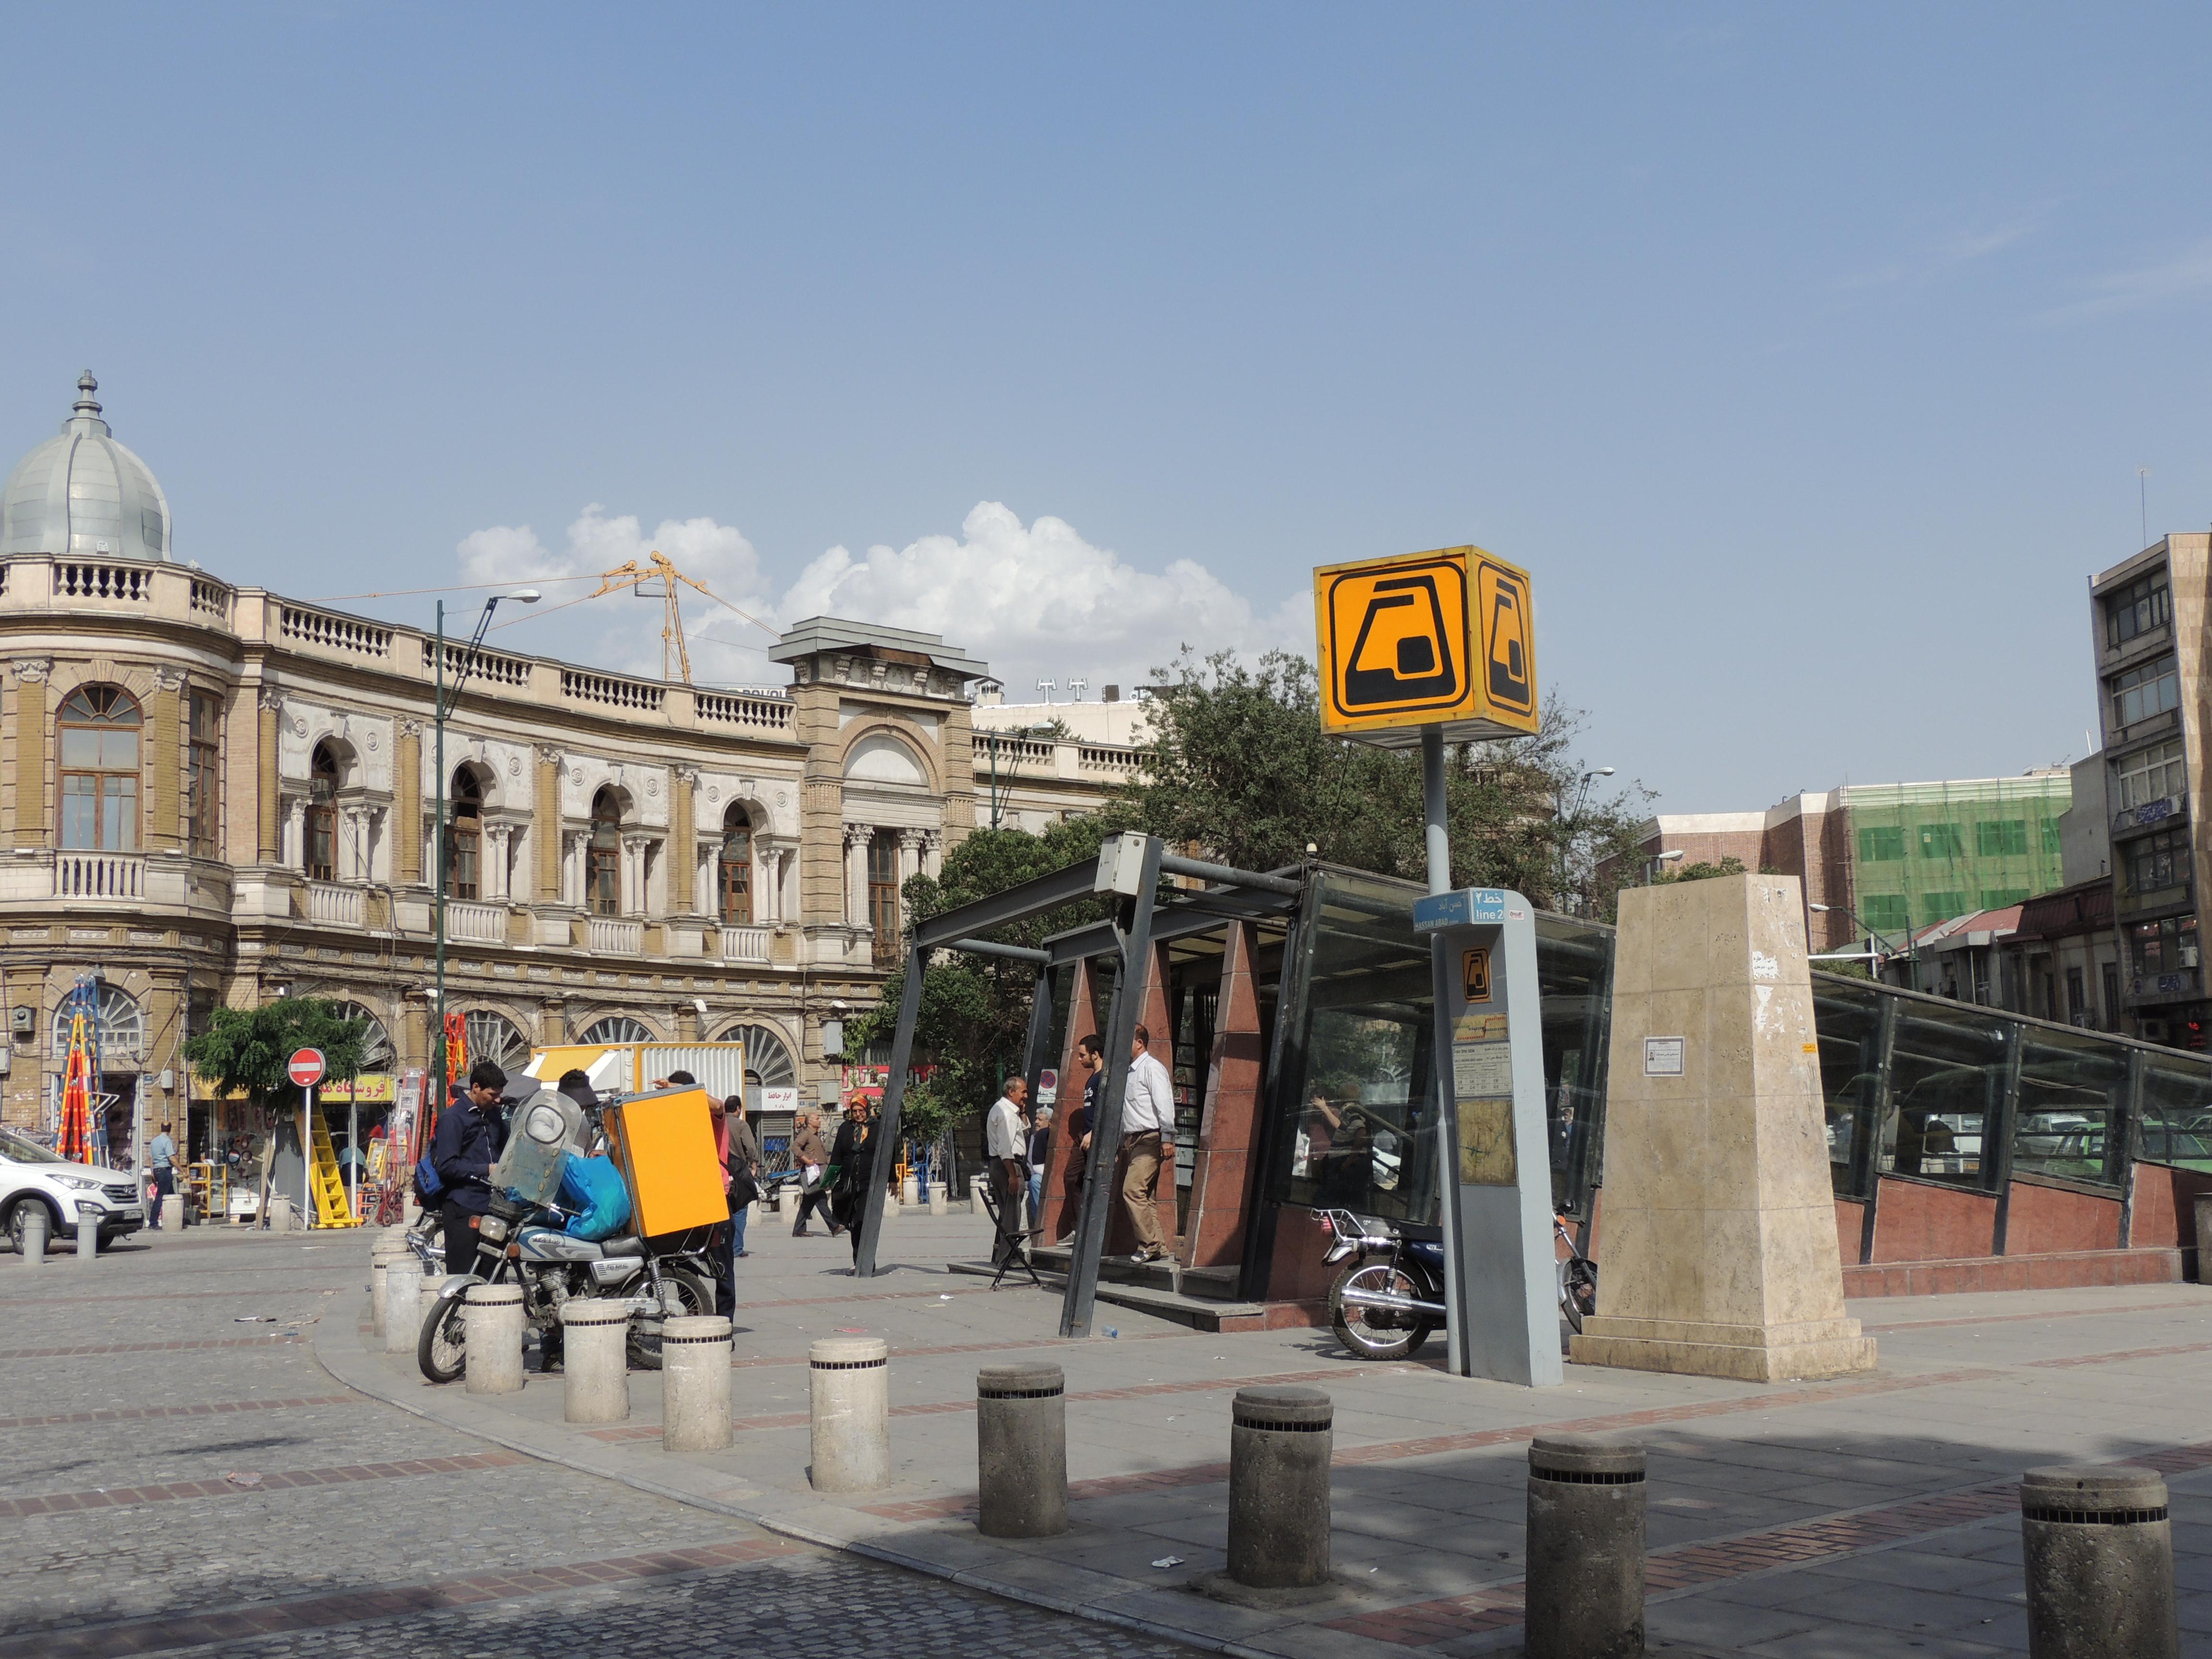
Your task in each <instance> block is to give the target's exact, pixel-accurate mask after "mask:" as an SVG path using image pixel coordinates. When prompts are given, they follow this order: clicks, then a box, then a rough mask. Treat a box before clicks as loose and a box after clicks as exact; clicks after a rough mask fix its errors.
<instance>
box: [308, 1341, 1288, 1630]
mask: <svg viewBox="0 0 2212 1659" xmlns="http://www.w3.org/2000/svg"><path fill="white" fill-rule="evenodd" d="M361 1311H362V1312H364V1313H365V1312H366V1311H367V1310H366V1308H365V1307H364V1308H363V1309H362V1310H361ZM356 1322H357V1320H356ZM312 1346H313V1352H314V1356H315V1361H316V1363H317V1364H319V1365H320V1366H321V1367H322V1368H323V1369H324V1370H325V1371H327V1372H329V1373H330V1375H331V1376H332V1377H333V1378H334V1379H336V1380H337V1382H339V1383H343V1384H344V1385H345V1386H346V1387H347V1388H349V1389H353V1390H354V1391H355V1392H356V1393H358V1394H364V1395H368V1397H369V1398H370V1399H372V1400H376V1401H381V1402H382V1403H383V1404H385V1405H387V1406H392V1407H397V1408H398V1410H400V1411H403V1412H405V1413H408V1414H409V1415H410V1416H412V1417H419V1418H421V1419H423V1420H424V1421H425V1422H430V1423H435V1424H438V1425H440V1426H441V1427H443V1428H448V1429H452V1430H453V1431H455V1432H456V1433H459V1434H465V1435H470V1436H472V1437H475V1438H477V1439H479V1440H485V1441H489V1442H490V1443H492V1444H493V1445H495V1446H501V1447H503V1448H505V1449H507V1450H508V1451H513V1452H519V1453H520V1454H521V1455H524V1456H525V1457H530V1458H535V1459H536V1460H537V1461H538V1462H543V1463H552V1464H556V1465H557V1466H559V1467H560V1468H567V1469H573V1470H574V1471H575V1472H576V1473H577V1474H586V1475H590V1476H592V1477H593V1478H594V1479H597V1480H612V1481H615V1482H617V1483H618V1484H620V1485H622V1486H629V1487H630V1488H631V1489H632V1490H634V1491H637V1492H648V1493H650V1494H651V1495H653V1497H655V1498H667V1499H668V1500H670V1501H671V1502H672V1503H678V1504H684V1505H686V1506H687V1507H689V1508H691V1509H696V1510H707V1511H708V1512H709V1513H712V1514H717V1515H726V1516H730V1517H732V1519H734V1520H738V1521H745V1522H750V1523H751V1524H752V1525H754V1526H757V1527H759V1528H763V1530H765V1531H768V1532H772V1533H775V1534H777V1535H778V1536H780V1537H784V1538H789V1539H792V1540H793V1541H796V1542H799V1543H802V1544H811V1545H813V1546H814V1547H816V1548H817V1549H826V1550H836V1551H837V1552H839V1553H842V1554H846V1555H854V1556H859V1557H860V1558H861V1559H864V1560H870V1561H878V1562H881V1563H883V1564H884V1565H887V1566H893V1567H900V1568H903V1569H904V1570H905V1571H908V1572H918V1573H921V1574H922V1575H924V1576H925V1577H931V1578H937V1579H941V1580H943V1581H944V1582H945V1583H951V1584H957V1585H959V1586H960V1587H961V1588H962V1589H972V1590H980V1591H981V1592H982V1593H984V1594H985V1595H995V1596H998V1597H999V1598H1000V1599H1001V1600H1002V1601H1017V1602H1020V1603H1022V1604H1023V1605H1024V1606H1027V1607H1038V1608H1042V1610H1044V1611H1045V1612H1048V1613H1062V1614H1065V1615H1066V1616H1068V1617H1071V1618H1076V1619H1081V1620H1085V1621H1087V1622H1089V1623H1091V1624H1096V1625H1106V1626H1112V1627H1113V1628H1115V1629H1117V1630H1126V1631H1129V1632H1133V1633H1135V1634H1138V1635H1141V1636H1150V1637H1152V1638H1156V1639H1158V1640H1160V1641H1166V1642H1174V1643H1176V1644H1179V1645H1181V1646H1183V1647H1190V1648H1198V1649H1200V1650H1204V1651H1206V1652H1208V1653H1218V1654H1225V1655H1227V1656H1229V1659H1285V1654H1284V1653H1283V1652H1282V1651H1280V1650H1273V1649H1268V1648H1260V1647H1253V1646H1249V1645H1248V1644H1244V1643H1242V1642H1235V1641H1231V1640H1229V1639H1227V1638H1223V1637H1218V1636H1212V1635H1208V1634H1206V1632H1202V1631H1190V1630H1183V1629H1181V1628H1179V1627H1177V1626H1173V1625H1165V1624H1162V1623H1160V1622H1159V1621H1158V1620H1151V1619H1140V1618H1138V1617H1137V1616H1135V1615H1134V1614H1132V1613H1118V1612H1115V1611H1113V1610H1111V1609H1109V1608H1105V1607H1095V1606H1093V1605H1091V1604H1090V1603H1088V1602H1084V1601H1069V1600H1066V1599H1065V1598H1062V1597H1060V1596H1054V1595H1046V1594H1044V1593H1043V1592H1042V1591H1039V1590H1035V1589H1029V1588H1027V1587H1026V1586H1024V1585H1020V1584H1009V1583H1000V1582H999V1581H997V1580H994V1579H993V1578H991V1577H987V1576H986V1575H984V1574H981V1573H978V1572H975V1571H972V1570H969V1569H964V1568H955V1567H948V1566H945V1565H943V1564H941V1563H939V1562H935V1561H930V1560H926V1559H922V1558H921V1557H918V1556H912V1555H908V1554H906V1553H903V1552H902V1551H899V1550H895V1549H890V1548H888V1547H885V1546H884V1545H881V1544H871V1543H865V1542H861V1541H857V1540H853V1539H844V1538H837V1537H834V1536H832V1535H830V1534H825V1533H821V1532H817V1531H816V1530H815V1529H814V1528H811V1527H808V1526H805V1525H804V1524H803V1523H801V1522H796V1521H793V1520H790V1519H788V1518H787V1517H784V1516H774V1515H768V1514H763V1513H762V1512H761V1511H759V1510H751V1509H747V1508H746V1507H744V1505H743V1504H732V1503H730V1502H727V1501H726V1500H724V1499H719V1498H707V1497H702V1496H701V1495H700V1494H698V1493H696V1492H684V1491H681V1490H679V1489H678V1488H676V1487H672V1486H665V1485H664V1484H662V1483H661V1482H659V1481H657V1480H647V1479H646V1478H644V1477H643V1476H641V1475H638V1474H633V1473H631V1472H629V1471H627V1470H621V1469H615V1468H606V1467H604V1466H601V1465H599V1464H596V1463H593V1462H588V1461H586V1460H584V1459H582V1458H579V1457H575V1456H573V1455H568V1453H566V1452H563V1451H562V1450H560V1449H556V1448H554V1447H550V1446H548V1445H545V1444H544V1443H541V1442H540V1441H538V1439H536V1438H535V1437H523V1436H520V1435H515V1434H511V1433H501V1432H500V1431H497V1430H495V1429H488V1428H483V1427H479V1426H477V1425H474V1424H463V1423H459V1422H456V1421H454V1420H453V1417H452V1416H451V1415H449V1414H447V1413H439V1412H435V1411H432V1410H430V1409H428V1407H425V1406H424V1405H422V1404H421V1403H420V1402H417V1401H409V1400H407V1399H405V1398H404V1397H403V1395H401V1394H400V1393H399V1392H398V1391H397V1390H395V1389H393V1388H392V1383H391V1380H390V1379H389V1378H388V1377H386V1376H383V1375H381V1374H380V1370H379V1368H378V1366H377V1363H376V1362H377V1359H378V1358H379V1356H376V1355H374V1354H371V1353H369V1352H366V1351H364V1350H362V1349H361V1347H360V1346H359V1333H358V1332H357V1331H356V1330H355V1329H354V1328H352V1323H351V1322H349V1323H343V1324H341V1323H334V1322H331V1320H329V1319H324V1320H320V1321H319V1322H317V1323H316V1325H315V1326H314V1335H313V1344H312ZM1287 1628H1291V1629H1302V1628H1304V1626H1297V1625H1291V1626H1287Z"/></svg>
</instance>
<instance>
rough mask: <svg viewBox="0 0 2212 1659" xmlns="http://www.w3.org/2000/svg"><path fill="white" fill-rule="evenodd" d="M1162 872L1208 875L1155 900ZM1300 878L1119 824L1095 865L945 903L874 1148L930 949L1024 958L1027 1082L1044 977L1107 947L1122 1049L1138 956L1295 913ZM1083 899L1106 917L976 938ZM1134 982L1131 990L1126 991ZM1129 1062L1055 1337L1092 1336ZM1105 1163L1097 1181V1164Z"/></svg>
mask: <svg viewBox="0 0 2212 1659" xmlns="http://www.w3.org/2000/svg"><path fill="white" fill-rule="evenodd" d="M1163 875H1176V876H1187V877H1191V878H1196V879H1198V880H1200V881H1203V882H1206V883H1207V885H1206V887H1204V888H1203V889H1199V890H1188V889H1186V890H1170V891H1169V893H1168V894H1167V896H1166V901H1165V902H1162V894H1161V890H1160V878H1161V877H1162V876H1163ZM1304 892H1305V884H1304V882H1303V881H1300V880H1298V879H1296V878H1292V877H1291V876H1289V875H1286V874H1284V873H1281V872H1270V873H1267V874H1261V873H1259V872H1255V871H1249V870H1232V869H1230V868H1229V867H1227V866H1225V865H1218V864H1207V863H1205V862H1203V861H1201V860H1197V859H1187V858H1182V857H1179V856H1177V855H1176V854H1171V853H1170V852H1168V850H1167V848H1166V843H1164V842H1162V841H1161V840H1160V839H1159V838H1158V836H1145V835H1138V834H1135V833H1125V834H1122V835H1119V836H1110V837H1109V838H1108V840H1107V841H1106V842H1105V843H1104V845H1103V846H1102V847H1101V848H1099V849H1098V857H1097V860H1096V862H1085V863H1083V864H1072V865H1070V866H1067V867H1066V869H1064V870H1056V871H1054V872H1053V873H1052V874H1050V875H1048V876H1040V877H1038V878H1036V880H1034V881H1028V882H1024V883H1023V884H1021V885H1020V886H1018V887H1010V888H1008V889H1007V890H1006V891H1005V892H1003V893H997V894H994V895H993V896H990V897H989V898H983V899H977V900H976V901H975V902H974V903H972V904H963V905H962V906H961V907H960V908H958V909H957V910H948V911H946V912H945V914H944V915H938V916H933V917H931V918H930V919H929V920H928V921H924V922H919V923H917V924H915V929H914V938H913V939H912V942H911V945H910V948H909V949H908V952H907V959H906V977H905V982H904V984H903V985H902V987H901V991H900V996H899V1018H898V1026H897V1029H896V1032H895V1033H894V1035H893V1036H892V1038H891V1055H890V1075H889V1076H888V1077H886V1078H885V1079H884V1103H883V1112H882V1116H881V1117H880V1119H879V1120H878V1124H877V1128H876V1136H877V1139H876V1145H877V1146H878V1148H882V1147H888V1146H896V1145H897V1144H898V1133H899V1124H900V1119H901V1116H902V1114H903V1111H904V1109H905V1105H906V1078H907V1071H908V1067H909V1066H911V1065H912V1063H913V1060H914V1025H915V1018H916V1016H917V1015H918V1014H919V1013H920V1012H921V975H922V969H924V968H925V967H926V966H927V963H928V959H929V953H930V952H931V951H970V952H973V953H975V954H976V955H979V956H994V957H1006V958H1008V959H1010V960H1012V961H1017V962H1027V963H1034V964H1035V965H1036V989H1035V991H1034V993H1033V998H1034V1000H1032V1002H1031V1004H1030V1029H1029V1041H1028V1046H1027V1051H1026V1053H1025V1054H1024V1056H1023V1067H1022V1069H1023V1074H1024V1076H1025V1077H1027V1078H1028V1079H1029V1081H1030V1089H1031V1090H1032V1091H1035V1089H1036V1085H1037V1074H1038V1073H1040V1072H1042V1070H1043V1069H1044V1066H1045V1062H1046V1060H1047V1059H1048V1055H1047V1054H1046V1052H1045V1049H1046V1045H1047V1044H1048V1043H1049V1042H1051V1040H1052V974H1053V971H1054V969H1058V968H1063V967H1066V966H1069V965H1071V964H1073V963H1076V962H1079V961H1082V960H1084V959H1085V958H1087V957H1101V956H1113V957H1116V958H1118V960H1119V963H1120V968H1121V971H1120V972H1119V973H1118V974H1117V975H1115V982H1114V995H1113V1000H1112V1004H1111V1006H1110V1007H1109V1011H1108V1013H1107V1017H1106V1030H1105V1032H1104V1034H1103V1035H1104V1038H1105V1045H1106V1053H1107V1054H1108V1055H1109V1057H1116V1056H1125V1055H1127V1054H1128V1052H1129V1048H1130V1045H1131V1043H1132V1042H1133V1041H1134V1036H1135V1030H1136V1026H1137V1023H1138V1020H1137V1015H1138V1010H1139V1006H1140V1003H1141V1000H1142V987H1143V985H1144V983H1145V972H1146V956H1147V954H1148V953H1149V952H1150V951H1151V950H1152V946H1153V945H1155V944H1158V943H1159V942H1160V941H1162V940H1164V939H1174V938H1177V937H1180V936H1182V935H1184V934H1188V933H1203V932H1205V931H1206V930H1208V929H1211V928H1214V927H1220V926H1222V925H1223V924H1224V923H1225V922H1228V921H1236V920H1239V919H1241V918H1244V917H1249V916H1257V915H1279V914H1282V913H1283V912H1285V911H1291V910H1295V909H1296V908H1297V906H1298V904H1299V902H1300V901H1301V899H1302V898H1303V897H1304ZM1085 899H1103V900H1107V901H1109V902H1111V904H1112V907H1113V914H1112V915H1111V916H1110V917H1109V919H1108V920H1106V921H1100V922H1097V923H1095V924H1093V925H1092V926H1091V927H1080V928H1076V929H1074V930H1073V931H1071V932H1069V933H1061V934H1058V935H1055V936H1054V938H1053V939H1050V940H1048V941H1047V945H1048V948H1047V949H1045V950H1042V951H1037V950H1031V949H1030V948H1029V947H1028V946H1026V945H1001V944H999V943H997V942H996V941H994V940H991V939H979V938H976V937H975V935H977V934H980V933H989V932H990V931H992V930H993V929H994V928H999V927H1010V926H1012V925H1013V924H1015V923H1017V922H1022V921H1030V920H1033V919H1034V918H1036V917H1037V916H1041V915H1048V914H1050V913H1051V912H1052V911H1054V910H1059V909H1064V908H1066V907H1067V906H1068V905H1071V904H1077V903H1080V902H1083V901H1084V900H1085ZM1130 987H1138V990H1137V992H1136V994H1130ZM1128 1075H1129V1067H1128V1064H1127V1060H1117V1061H1115V1063H1109V1065H1108V1066H1107V1067H1106V1088H1105V1091H1104V1096H1103V1099H1102V1100H1101V1101H1100V1103H1099V1108H1098V1121H1097V1122H1096V1123H1094V1124H1092V1125H1091V1138H1092V1141H1093V1143H1094V1144H1095V1145H1096V1146H1098V1147H1099V1148H1100V1155H1099V1156H1097V1157H1094V1158H1092V1159H1091V1162H1090V1166H1089V1169H1088V1171H1087V1172H1086V1175H1085V1180H1084V1183H1083V1205H1082V1208H1081V1209H1080V1210H1079V1212H1078V1218H1077V1221H1076V1228H1075V1238H1074V1245H1073V1250H1072V1252H1071V1259H1070V1261H1069V1262H1068V1271H1067V1287H1066V1292H1065V1294H1064V1296H1063V1297H1062V1300H1061V1304H1060V1334H1061V1335H1062V1336H1088V1335H1090V1334H1091V1304H1092V1303H1093V1301H1094V1300H1095V1299H1096V1297H1097V1290H1098V1259H1099V1253H1100V1251H1101V1250H1102V1249H1103V1248H1104V1245H1105V1242H1106V1220H1107V1214H1108V1206H1109V1204H1110V1203H1111V1202H1112V1201H1113V1185H1114V1182H1113V1177H1112V1173H1111V1172H1112V1170H1113V1168H1114V1164H1115V1158H1114V1156H1113V1154H1112V1150H1111V1149H1115V1148H1118V1147H1119V1146H1120V1145H1121V1098H1122V1094H1123V1091H1124V1090H1125V1088H1126V1086H1127V1081H1128ZM1102 1169H1103V1170H1106V1171H1107V1172H1108V1173H1107V1175H1106V1176H1104V1177H1103V1179H1102V1178H1101V1176H1100V1175H1099V1171H1100V1170H1102ZM871 1184H872V1182H871ZM883 1222H884V1206H883V1202H882V1200H881V1199H879V1198H878V1197H877V1196H876V1195H875V1194H867V1195H866V1197H865V1198H864V1200H863V1202H862V1204H861V1206H860V1250H859V1253H858V1254H857V1255H855V1256H854V1264H853V1272H854V1276H855V1277H857V1278H861V1279H869V1278H872V1277H874V1275H875V1273H876V1272H877V1267H876V1250H877V1247H878V1243H879V1242H880V1240H881V1237H882V1235H883Z"/></svg>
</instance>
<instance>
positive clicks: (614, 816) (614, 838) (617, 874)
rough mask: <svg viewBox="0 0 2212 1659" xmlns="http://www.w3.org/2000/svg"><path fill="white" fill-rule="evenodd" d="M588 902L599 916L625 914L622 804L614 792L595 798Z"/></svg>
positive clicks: (586, 873)
mask: <svg viewBox="0 0 2212 1659" xmlns="http://www.w3.org/2000/svg"><path fill="white" fill-rule="evenodd" d="M584 859H585V865H584V902H585V903H586V905H587V906H588V907H589V908H590V909H591V912H592V915H595V916H618V915H621V914H622V802H621V801H620V800H619V799H617V798H616V795H615V792H614V791H613V790H611V789H602V790H600V791H599V793H598V794H596V795H594V796H592V841H591V845H590V846H588V847H586V848H585V849H584Z"/></svg>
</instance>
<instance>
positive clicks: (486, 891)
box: [481, 821, 514, 900]
mask: <svg viewBox="0 0 2212 1659" xmlns="http://www.w3.org/2000/svg"><path fill="white" fill-rule="evenodd" d="M513 834H514V829H513V825H511V824H505V823H498V822H496V821H495V822H492V823H486V824H485V825H484V827H483V864H484V867H483V871H482V872H481V873H482V876H483V896H485V897H486V898H487V899H495V900H496V899H504V898H506V897H507V896H508V892H507V886H508V882H507V843H508V841H509V839H510V838H511V837H512V836H513Z"/></svg>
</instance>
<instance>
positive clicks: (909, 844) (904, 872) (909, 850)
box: [898, 829, 921, 893]
mask: <svg viewBox="0 0 2212 1659" xmlns="http://www.w3.org/2000/svg"><path fill="white" fill-rule="evenodd" d="M898 849H899V854H898V881H899V890H900V891H901V892H902V893H903V892H904V891H905V890H906V884H907V883H908V882H909V881H911V880H913V879H914V878H915V877H916V876H918V875H920V874H921V830H919V829H902V830H900V831H899V832H898Z"/></svg>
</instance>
